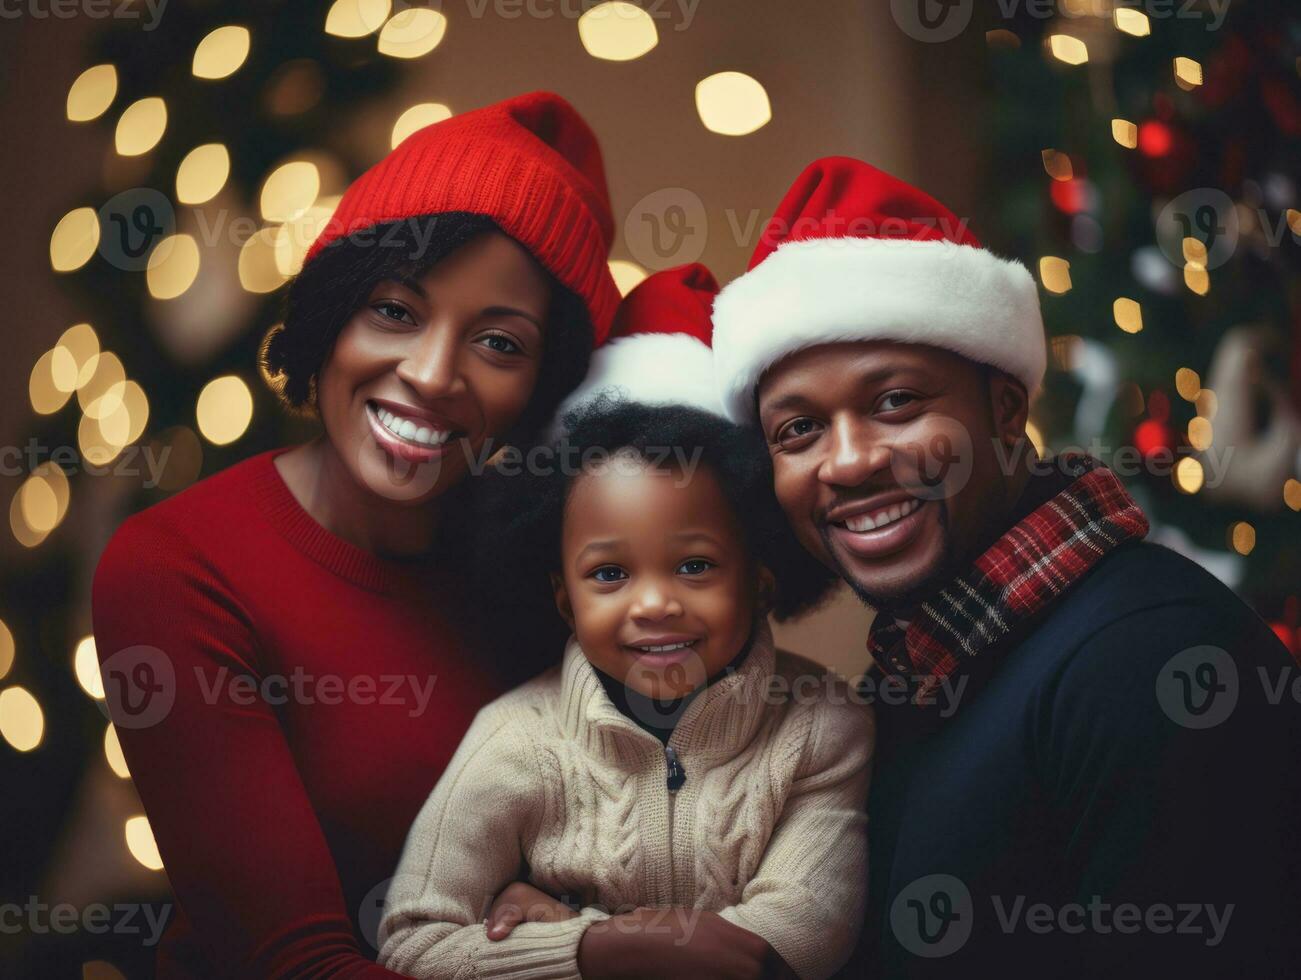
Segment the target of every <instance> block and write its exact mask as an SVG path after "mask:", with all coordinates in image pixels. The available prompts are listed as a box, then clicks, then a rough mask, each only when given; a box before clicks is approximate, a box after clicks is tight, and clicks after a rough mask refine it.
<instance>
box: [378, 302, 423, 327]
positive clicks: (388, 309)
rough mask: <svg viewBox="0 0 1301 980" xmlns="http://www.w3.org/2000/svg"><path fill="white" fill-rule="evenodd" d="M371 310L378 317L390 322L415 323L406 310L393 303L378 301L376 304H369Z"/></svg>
mask: <svg viewBox="0 0 1301 980" xmlns="http://www.w3.org/2000/svg"><path fill="white" fill-rule="evenodd" d="M371 309H372V310H374V311H375V312H376V313H378V314H380V316H384V317H387V318H388V319H390V320H398V321H400V322H402V323H415V320H414V319H413V318H412V316H411V314H410V313H408V312H407V308H406V307H405V306H403V305H402V304H400V303H394V302H392V301H390V300H380V301H379V302H378V303H373V304H371Z"/></svg>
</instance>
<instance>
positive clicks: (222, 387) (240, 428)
mask: <svg viewBox="0 0 1301 980" xmlns="http://www.w3.org/2000/svg"><path fill="white" fill-rule="evenodd" d="M196 416H197V418H198V422H199V431H200V432H201V433H203V437H204V438H205V439H207V440H208V441H209V442H211V443H213V444H214V445H217V446H224V445H227V444H228V443H232V442H234V441H235V440H236V439H238V438H239V437H240V436H242V435H243V434H244V431H245V430H246V429H247V428H248V424H249V422H250V421H252V419H253V393H252V392H251V391H249V388H248V385H247V384H245V383H244V379H243V378H241V377H239V375H236V374H226V375H222V376H221V377H220V378H213V379H212V380H211V381H209V382H208V383H207V384H206V385H204V386H203V390H202V391H201V392H199V401H198V406H197V408H196Z"/></svg>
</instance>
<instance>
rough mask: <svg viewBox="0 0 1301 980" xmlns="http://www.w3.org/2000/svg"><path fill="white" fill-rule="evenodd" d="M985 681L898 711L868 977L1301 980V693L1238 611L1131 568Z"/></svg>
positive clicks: (883, 804)
mask: <svg viewBox="0 0 1301 980" xmlns="http://www.w3.org/2000/svg"><path fill="white" fill-rule="evenodd" d="M1172 658H1176V659H1172ZM964 676H965V680H963V679H962V678H959V679H958V680H956V681H955V683H954V688H953V690H955V691H956V690H957V685H958V684H963V683H965V687H964V688H962V689H961V694H960V697H959V698H958V700H957V701H956V705H957V709H956V710H952V708H953V705H954V702H953V700H952V698H951V697H949V696H948V695H941V696H940V697H939V698H938V699H937V702H938V703H937V705H936V706H935V707H932V708H926V709H919V708H918V707H917V706H911V705H901V704H898V703H897V701H898V699H897V698H887V697H885V696H884V695H882V696H879V697H878V698H877V719H878V726H877V727H878V744H877V755H876V758H877V762H876V771H875V775H874V779H873V784H872V798H871V801H870V803H869V815H870V818H869V836H870V838H871V863H870V869H869V877H870V889H869V894H870V912H869V918H868V922H867V926H866V934H865V937H864V948H863V950H862V956H861V958H859V959H857V960H856V962H855V964H853V965H852V966H851V967H850V970H849V972H851V973H855V974H860V975H863V976H869V977H873V978H883V977H929V976H960V977H969V978H977V977H978V978H982V980H983V978H985V977H993V976H1009V977H1053V978H1056V977H1077V976H1078V977H1103V978H1107V980H1111V978H1116V977H1129V976H1135V977H1137V976H1142V977H1153V976H1156V977H1157V978H1158V980H1165V978H1169V980H1175V978H1179V980H1186V978H1188V977H1227V976H1231V975H1236V976H1244V977H1268V976H1293V977H1295V976H1298V975H1301V959H1298V949H1299V948H1301V943H1299V940H1298V937H1301V860H1299V854H1301V849H1299V847H1298V841H1299V839H1301V807H1299V805H1298V803H1299V801H1301V793H1299V792H1298V788H1299V787H1301V724H1299V718H1301V706H1299V705H1298V697H1299V696H1301V670H1298V668H1297V667H1296V665H1295V664H1293V662H1292V660H1291V658H1290V657H1289V655H1288V653H1287V651H1286V649H1285V648H1284V647H1283V646H1282V644H1280V643H1279V642H1278V639H1277V637H1275V636H1274V634H1273V633H1272V632H1271V631H1270V630H1269V628H1268V626H1266V625H1265V623H1263V622H1262V621H1261V620H1260V619H1259V618H1258V617H1257V616H1256V615H1255V614H1254V613H1253V612H1252V611H1251V610H1250V609H1248V608H1247V607H1246V606H1245V605H1244V604H1243V603H1242V602H1241V601H1240V600H1239V599H1238V598H1237V597H1236V596H1234V595H1233V594H1232V593H1231V592H1230V591H1229V590H1228V589H1226V588H1225V587H1224V586H1223V585H1221V584H1220V583H1219V582H1218V581H1216V580H1215V579H1213V578H1212V577H1211V576H1209V575H1208V574H1206V573H1205V572H1204V571H1203V570H1202V569H1201V568H1199V567H1198V566H1196V565H1195V564H1193V563H1192V562H1189V561H1188V560H1186V559H1184V558H1182V557H1181V556H1179V555H1177V554H1175V553H1174V552H1172V551H1169V550H1167V549H1165V548H1161V547H1159V546H1156V545H1151V544H1146V543H1135V544H1130V545H1126V546H1123V547H1121V548H1119V549H1117V550H1116V551H1115V552H1113V553H1112V554H1110V555H1109V556H1107V557H1106V558H1105V559H1103V560H1102V561H1101V562H1099V564H1098V565H1097V566H1095V568H1094V569H1093V570H1092V571H1091V572H1090V573H1089V574H1088V575H1087V576H1086V577H1085V578H1084V579H1083V580H1082V581H1081V582H1080V583H1079V584H1078V585H1077V586H1076V587H1075V588H1073V589H1072V590H1071V591H1070V592H1069V593H1067V594H1066V595H1065V596H1063V597H1062V598H1061V599H1059V600H1058V601H1057V602H1056V603H1054V604H1053V605H1052V606H1050V607H1049V608H1048V609H1047V610H1046V611H1044V612H1043V613H1041V614H1040V615H1039V616H1038V617H1037V619H1036V620H1034V621H1033V622H1031V623H1029V624H1026V626H1025V627H1024V628H1022V629H1021V630H1019V631H1018V632H1017V633H1015V634H1013V635H1012V636H1010V637H1008V638H1007V639H1006V640H1005V641H1003V642H1002V643H1001V644H999V646H998V647H996V648H991V649H988V650H985V651H983V652H982V653H981V654H980V656H979V659H978V661H976V662H975V663H974V664H973V665H972V668H970V669H969V671H968V673H967V674H965V675H964ZM887 701H894V702H895V703H886V702H887ZM943 715H948V717H942V716H943ZM1154 970H1160V971H1162V972H1161V973H1156V974H1154V973H1153V971H1154Z"/></svg>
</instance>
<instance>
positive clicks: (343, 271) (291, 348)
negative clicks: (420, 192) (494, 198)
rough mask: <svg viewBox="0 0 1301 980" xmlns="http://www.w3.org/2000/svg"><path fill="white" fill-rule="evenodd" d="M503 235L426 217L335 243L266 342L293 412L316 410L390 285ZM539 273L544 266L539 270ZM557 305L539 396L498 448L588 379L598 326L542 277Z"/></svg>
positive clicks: (566, 292) (291, 297)
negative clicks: (355, 323) (339, 349)
mask: <svg viewBox="0 0 1301 980" xmlns="http://www.w3.org/2000/svg"><path fill="white" fill-rule="evenodd" d="M488 231H497V232H500V231H501V228H500V227H499V226H498V224H497V223H496V222H495V221H493V220H492V219H491V218H488V217H485V216H484V215H480V214H470V213H468V212H464V211H449V212H445V213H442V214H427V215H423V216H420V217H417V218H409V219H403V220H400V221H391V222H386V223H384V224H380V225H376V226H375V227H373V228H367V229H366V230H365V235H364V236H362V235H353V236H345V237H343V238H339V239H336V240H335V241H333V242H331V243H330V244H329V245H327V246H326V247H325V248H323V249H322V250H321V252H320V254H319V255H317V256H315V257H313V259H312V260H311V261H310V262H308V263H307V264H306V265H304V266H303V269H302V271H301V272H300V273H298V275H297V276H296V277H295V278H294V280H293V282H291V283H290V285H289V290H288V292H287V294H286V300H285V316H284V325H283V326H282V327H278V328H275V329H273V330H272V331H271V332H270V333H268V334H267V336H266V338H265V339H264V340H263V342H262V349H261V351H260V354H259V357H260V361H261V366H262V368H263V371H264V372H265V374H266V376H267V377H268V379H269V380H270V383H271V384H272V386H273V388H275V390H276V392H277V394H278V395H279V396H280V398H281V400H282V401H283V402H284V403H285V404H286V405H287V406H288V407H290V408H291V409H297V410H303V409H310V408H311V407H312V406H313V404H314V402H315V394H316V382H317V378H318V377H319V376H320V372H321V368H322V367H323V366H324V365H325V361H326V359H327V358H328V357H329V356H330V351H331V350H333V349H334V342H335V340H336V339H337V338H338V336H339V331H341V330H342V329H343V326H344V324H346V323H347V322H348V320H349V318H351V317H352V315H353V314H354V313H355V312H356V311H357V310H359V309H361V307H362V306H364V305H365V303H366V301H367V299H369V297H370V293H371V290H373V289H374V288H375V285H376V284H377V283H379V282H380V281H382V280H384V279H400V278H402V277H408V278H416V277H418V276H420V275H421V274H423V273H425V272H427V271H428V270H429V269H431V268H432V267H433V266H434V265H436V264H437V263H438V262H440V261H441V260H442V259H444V258H446V257H447V256H448V255H450V254H451V253H452V252H453V251H455V250H456V249H457V248H459V247H460V246H462V245H464V244H465V243H466V242H468V241H469V240H470V239H472V238H474V237H475V236H476V235H481V234H483V233H484V232H488ZM539 268H541V266H540V265H539ZM543 272H544V274H545V275H546V277H547V279H548V281H549V282H550V283H551V305H550V313H549V316H548V318H547V324H546V333H545V336H544V337H543V342H542V361H541V364H540V365H539V370H538V383H537V388H536V390H535V391H534V392H533V397H532V398H531V399H530V401H529V404H528V407H527V408H526V409H525V410H524V413H523V416H522V417H521V418H520V420H519V421H518V422H517V423H516V425H515V429H514V431H513V432H512V433H510V434H509V435H508V436H507V437H505V438H502V439H501V440H500V441H504V442H516V443H519V442H523V441H526V440H529V439H532V438H533V437H534V435H535V434H536V432H537V431H538V429H539V428H540V427H541V426H542V425H543V424H544V423H545V422H546V421H547V420H548V419H550V418H551V416H552V415H553V414H554V413H555V411H556V408H557V407H558V406H559V405H560V402H561V401H562V400H563V399H564V397H565V396H566V395H567V394H568V393H569V392H570V391H572V390H573V389H574V387H575V386H577V384H578V382H579V381H581V380H582V378H583V375H584V374H586V373H587V364H588V361H589V360H590V358H591V353H592V323H591V318H590V317H589V315H588V312H587V307H586V305H585V304H584V303H583V301H582V299H580V298H579V297H578V295H577V294H575V293H574V292H573V291H572V290H570V289H568V288H566V287H565V286H563V285H562V284H561V283H560V282H559V281H558V280H557V279H556V278H555V277H554V276H553V275H551V273H549V272H547V271H546V270H545V269H543Z"/></svg>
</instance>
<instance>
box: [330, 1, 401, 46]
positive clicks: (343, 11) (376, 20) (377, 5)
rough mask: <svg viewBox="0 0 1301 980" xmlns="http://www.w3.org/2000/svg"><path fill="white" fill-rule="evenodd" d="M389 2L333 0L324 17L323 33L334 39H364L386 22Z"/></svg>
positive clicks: (390, 5) (389, 8) (390, 6)
mask: <svg viewBox="0 0 1301 980" xmlns="http://www.w3.org/2000/svg"><path fill="white" fill-rule="evenodd" d="M392 8H393V5H392V2H391V0H334V3H333V4H331V6H330V11H329V13H327V14H326V15H325V33H326V34H333V35H334V36H335V37H365V36H366V35H367V34H374V33H375V32H376V31H377V30H379V29H380V27H381V26H383V24H384V21H386V20H388V15H389V12H390V11H391V10H392Z"/></svg>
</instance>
